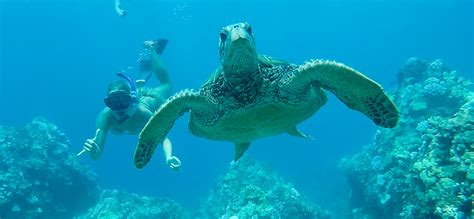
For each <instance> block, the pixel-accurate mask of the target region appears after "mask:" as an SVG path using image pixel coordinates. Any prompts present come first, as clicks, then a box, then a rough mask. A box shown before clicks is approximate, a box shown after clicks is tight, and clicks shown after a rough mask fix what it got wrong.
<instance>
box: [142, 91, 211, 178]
mask: <svg viewBox="0 0 474 219" xmlns="http://www.w3.org/2000/svg"><path fill="white" fill-rule="evenodd" d="M208 103H209V102H208V101H207V99H206V98H205V97H202V96H200V95H199V93H197V92H193V91H191V90H184V91H181V92H179V93H177V94H175V95H174V96H172V97H171V98H169V99H168V100H167V101H166V102H165V103H163V105H161V107H160V109H158V110H157V111H156V112H155V114H154V115H153V116H152V117H151V118H150V120H148V123H147V124H146V125H145V127H144V128H143V129H142V131H141V132H140V135H139V137H138V145H137V148H136V149H135V154H134V162H135V167H137V168H138V169H141V168H143V167H145V166H146V165H147V164H148V162H150V160H151V157H152V156H153V153H154V152H155V149H156V146H157V145H158V144H159V143H161V142H163V141H164V140H165V138H166V135H167V134H168V132H169V131H170V130H171V128H172V127H173V124H174V122H175V121H176V119H178V118H179V117H180V116H182V115H183V114H184V113H185V112H188V111H191V110H196V109H199V108H200V107H205V106H208Z"/></svg>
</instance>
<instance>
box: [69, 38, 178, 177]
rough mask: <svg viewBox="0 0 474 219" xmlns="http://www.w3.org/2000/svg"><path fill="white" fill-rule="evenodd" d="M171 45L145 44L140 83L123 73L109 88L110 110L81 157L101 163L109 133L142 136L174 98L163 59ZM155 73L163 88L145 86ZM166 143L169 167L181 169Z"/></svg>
mask: <svg viewBox="0 0 474 219" xmlns="http://www.w3.org/2000/svg"><path fill="white" fill-rule="evenodd" d="M167 42H168V41H167V40H164V39H162V40H157V41H145V43H144V47H145V48H146V49H147V51H148V56H149V59H143V60H141V61H140V79H139V80H137V81H135V82H134V81H133V80H132V79H130V78H129V77H127V76H126V75H124V74H123V73H117V76H119V77H120V78H121V79H122V80H117V81H115V82H113V83H111V84H110V85H109V87H108V91H107V96H106V97H105V98H104V103H105V105H106V107H105V108H104V109H103V110H102V112H100V114H99V116H98V118H97V122H96V133H95V136H94V138H91V139H87V140H86V142H85V143H84V147H83V150H82V151H81V152H80V153H79V154H78V156H80V155H82V154H83V153H85V152H89V155H90V156H91V158H92V159H94V160H98V159H99V158H100V156H101V154H102V151H103V150H104V146H105V142H106V138H107V134H108V133H109V131H111V132H112V133H115V134H132V135H138V134H139V133H140V131H141V130H142V128H143V127H144V126H145V124H146V123H147V122H148V120H149V118H150V117H151V116H152V115H153V113H154V112H155V111H156V110H157V109H158V108H159V107H160V106H161V104H162V103H163V102H164V101H165V100H166V99H167V98H168V97H169V96H170V95H171V87H172V86H171V83H170V80H169V76H168V72H167V71H166V69H165V68H164V66H163V63H162V61H161V57H160V54H161V53H162V52H163V49H164V48H165V46H166V44H167ZM153 73H154V74H155V75H156V77H157V78H158V80H159V81H160V85H159V86H158V87H155V88H150V87H146V86H144V85H145V83H146V82H147V81H148V79H149V78H150V76H151V75H152V74H153ZM162 143H163V152H164V154H165V158H166V164H167V165H168V166H169V167H170V168H171V169H173V170H179V169H180V167H181V161H180V160H179V159H178V158H177V157H175V156H173V155H172V144H171V141H170V140H169V139H168V138H166V139H164V141H163V142H162Z"/></svg>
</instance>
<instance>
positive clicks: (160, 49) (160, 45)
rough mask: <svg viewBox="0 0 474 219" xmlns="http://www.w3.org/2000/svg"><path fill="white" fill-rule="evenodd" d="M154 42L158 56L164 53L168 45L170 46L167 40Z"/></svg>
mask: <svg viewBox="0 0 474 219" xmlns="http://www.w3.org/2000/svg"><path fill="white" fill-rule="evenodd" d="M153 42H154V45H153V46H154V47H155V52H156V53H157V54H158V55H161V53H163V50H165V48H166V45H168V40H167V39H158V40H155V41H153Z"/></svg>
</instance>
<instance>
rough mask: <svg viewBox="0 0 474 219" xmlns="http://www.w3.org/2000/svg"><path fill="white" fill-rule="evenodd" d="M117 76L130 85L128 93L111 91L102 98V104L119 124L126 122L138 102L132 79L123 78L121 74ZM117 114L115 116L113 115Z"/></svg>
mask: <svg viewBox="0 0 474 219" xmlns="http://www.w3.org/2000/svg"><path fill="white" fill-rule="evenodd" d="M117 76H119V77H121V78H123V79H125V80H126V81H127V82H128V83H129V84H130V93H128V92H126V91H120V90H119V91H113V92H111V93H110V94H109V95H107V97H105V98H104V103H105V105H106V106H107V107H109V108H110V109H111V110H112V112H113V113H114V116H116V117H117V119H118V120H119V122H120V123H121V122H123V121H125V120H127V119H128V118H129V117H130V115H132V114H133V112H132V111H134V109H135V107H134V106H135V105H136V103H137V102H138V100H137V90H136V87H135V83H133V81H132V79H130V78H129V77H127V76H125V75H124V74H123V73H122V72H119V73H117ZM115 114H117V115H115Z"/></svg>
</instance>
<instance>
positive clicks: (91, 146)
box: [83, 138, 100, 153]
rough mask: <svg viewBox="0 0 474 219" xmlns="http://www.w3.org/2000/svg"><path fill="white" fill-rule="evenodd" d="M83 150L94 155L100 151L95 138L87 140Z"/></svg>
mask: <svg viewBox="0 0 474 219" xmlns="http://www.w3.org/2000/svg"><path fill="white" fill-rule="evenodd" d="M83 150H85V151H87V152H89V153H95V152H98V151H99V150H100V147H99V145H97V143H95V138H94V139H87V140H86V143H84V147H83Z"/></svg>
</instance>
